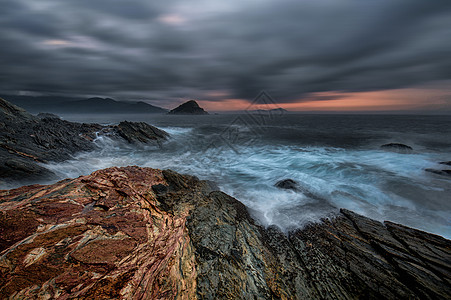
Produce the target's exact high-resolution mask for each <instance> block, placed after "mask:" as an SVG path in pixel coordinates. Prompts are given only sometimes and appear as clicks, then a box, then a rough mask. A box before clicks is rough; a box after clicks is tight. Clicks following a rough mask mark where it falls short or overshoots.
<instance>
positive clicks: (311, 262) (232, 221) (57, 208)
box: [0, 166, 451, 299]
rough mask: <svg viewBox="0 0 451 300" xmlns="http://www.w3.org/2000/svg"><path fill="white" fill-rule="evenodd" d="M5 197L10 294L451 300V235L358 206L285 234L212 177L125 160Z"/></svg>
mask: <svg viewBox="0 0 451 300" xmlns="http://www.w3.org/2000/svg"><path fill="white" fill-rule="evenodd" d="M0 196H1V198H2V200H3V201H1V202H0V209H1V211H2V212H3V213H2V214H1V223H2V224H3V226H6V225H7V226H6V227H3V228H4V230H3V231H2V232H1V233H0V237H1V238H0V241H1V242H2V243H1V245H2V250H1V252H0V280H2V284H1V285H0V286H2V287H3V288H0V294H1V295H4V296H13V295H14V297H32V296H35V295H37V294H39V295H46V296H49V297H55V296H56V295H59V296H64V295H66V296H69V295H70V296H76V297H82V298H83V297H105V296H107V297H110V298H111V297H112V298H122V299H127V298H129V297H130V296H131V295H132V294H135V295H136V294H140V295H142V296H141V297H144V298H152V297H156V296H157V295H159V296H161V295H166V296H165V297H176V298H181V299H183V298H189V299H193V298H202V297H214V298H227V297H237V296H239V295H240V296H239V297H242V298H248V297H251V295H257V296H258V297H262V298H268V299H269V298H273V297H276V298H279V297H280V298H310V299H316V298H324V299H332V298H349V297H351V298H354V297H379V298H381V297H383V298H403V297H411V298H425V297H426V298H429V297H438V298H441V297H443V298H446V295H447V294H448V295H449V292H450V286H449V283H447V282H449V280H450V279H451V278H449V273H448V272H447V271H446V270H447V269H448V268H449V267H450V265H451V261H450V257H451V241H450V240H447V239H444V238H442V237H439V236H437V235H433V234H428V233H425V232H422V231H419V230H415V229H411V228H408V227H405V226H403V225H398V224H395V223H391V222H386V223H385V224H382V223H380V222H377V221H374V220H371V219H368V218H366V217H363V216H360V215H357V214H355V213H353V212H351V211H347V210H341V211H340V215H339V216H338V217H336V218H334V219H330V220H325V221H324V222H322V223H321V224H312V225H311V226H308V227H306V228H304V229H303V230H299V231H295V232H292V233H290V234H288V235H285V234H283V233H282V232H281V231H279V230H278V229H277V228H275V227H274V226H272V227H271V226H270V227H268V228H264V227H261V226H259V225H257V224H256V222H255V221H254V220H253V219H252V218H251V217H250V215H249V213H248V211H247V209H246V207H245V206H244V205H243V204H242V203H241V202H239V201H238V200H236V199H234V198H232V197H230V196H228V195H226V194H224V193H223V192H220V191H217V190H216V188H215V187H214V186H213V185H212V184H211V183H208V182H206V181H201V180H198V179H197V178H196V177H192V176H189V175H180V174H178V173H175V172H173V171H171V170H157V169H151V168H141V167H136V166H134V167H123V168H117V167H115V168H109V169H105V170H99V171H96V172H94V173H92V174H91V175H88V176H81V177H79V178H75V179H68V180H63V181H60V182H58V183H55V184H53V185H49V186H27V187H21V188H19V189H16V190H9V191H0ZM24 224H26V225H25V226H24ZM145 270H147V271H145ZM250 270H252V271H250ZM74 272H76V273H77V272H78V273H80V274H82V273H83V274H85V275H83V276H82V277H73V276H72V275H71V274H73V273H74ZM24 275H25V276H26V277H27V281H26V282H24V281H21V279H20V278H23V276H24ZM447 280H448V281H447ZM138 282H142V283H143V285H139V284H138ZM127 295H128V296H127ZM171 295H172V296H171ZM176 295H177V296H176ZM271 295H272V296H271Z"/></svg>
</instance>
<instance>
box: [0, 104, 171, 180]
mask: <svg viewBox="0 0 451 300" xmlns="http://www.w3.org/2000/svg"><path fill="white" fill-rule="evenodd" d="M98 134H105V135H109V136H111V137H113V138H117V139H121V140H124V141H126V142H130V143H138V142H139V143H154V144H156V145H159V143H161V141H162V140H164V139H165V138H166V137H167V136H168V135H167V133H165V132H164V131H162V130H159V129H158V128H155V127H153V126H150V125H148V124H146V123H132V122H122V123H120V124H119V125H115V126H102V125H99V124H85V123H83V124H81V123H74V122H68V121H64V120H61V119H59V118H58V117H57V116H55V115H51V114H41V115H39V116H38V117H35V116H33V115H31V114H29V113H27V112H26V111H25V110H23V109H21V108H19V107H17V106H15V105H12V104H11V103H9V102H7V101H5V100H3V99H1V98H0V181H2V180H3V181H6V180H16V181H17V180H21V181H24V182H27V181H35V180H42V179H44V178H47V177H50V176H51V175H52V173H51V172H50V171H49V170H47V169H46V168H44V167H42V166H41V165H39V163H45V162H48V161H63V160H66V159H69V158H70V157H71V156H72V155H73V154H75V153H77V152H80V151H92V150H94V149H95V148H96V145H95V144H94V143H93V140H94V139H95V138H96V137H97V135H98Z"/></svg>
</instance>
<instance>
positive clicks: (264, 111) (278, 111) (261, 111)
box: [247, 108, 288, 115]
mask: <svg viewBox="0 0 451 300" xmlns="http://www.w3.org/2000/svg"><path fill="white" fill-rule="evenodd" d="M247 112H249V113H252V114H279V115H280V114H284V113H286V112H288V111H287V110H286V109H283V108H274V109H256V110H248V111H247Z"/></svg>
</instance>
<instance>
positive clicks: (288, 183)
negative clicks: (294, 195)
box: [274, 178, 299, 191]
mask: <svg viewBox="0 0 451 300" xmlns="http://www.w3.org/2000/svg"><path fill="white" fill-rule="evenodd" d="M274 186H275V187H278V188H279V189H284V190H292V191H298V190H299V185H298V183H297V182H296V181H294V180H293V179H289V178H288V179H283V180H280V181H278V182H276V184H275V185H274Z"/></svg>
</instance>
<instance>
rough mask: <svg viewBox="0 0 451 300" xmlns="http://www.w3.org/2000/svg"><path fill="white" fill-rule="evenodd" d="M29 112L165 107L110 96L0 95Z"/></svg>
mask: <svg viewBox="0 0 451 300" xmlns="http://www.w3.org/2000/svg"><path fill="white" fill-rule="evenodd" d="M1 97H2V98H4V99H7V100H8V101H10V102H11V103H14V104H16V105H18V106H20V107H23V108H25V109H26V110H27V111H29V112H31V113H40V112H49V113H81V114H83V113H97V114H102V113H106V114H111V113H146V114H164V113H166V112H167V110H166V109H164V108H161V107H158V106H153V105H150V104H147V103H145V102H142V101H139V102H125V101H116V100H114V99H111V98H99V97H95V98H89V99H77V98H70V97H53V96H52V97H47V96H40V97H32V96H12V95H5V96H1Z"/></svg>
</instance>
